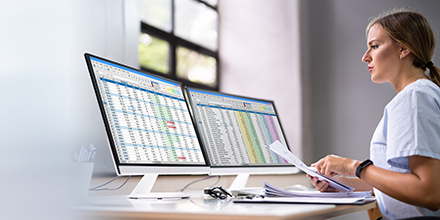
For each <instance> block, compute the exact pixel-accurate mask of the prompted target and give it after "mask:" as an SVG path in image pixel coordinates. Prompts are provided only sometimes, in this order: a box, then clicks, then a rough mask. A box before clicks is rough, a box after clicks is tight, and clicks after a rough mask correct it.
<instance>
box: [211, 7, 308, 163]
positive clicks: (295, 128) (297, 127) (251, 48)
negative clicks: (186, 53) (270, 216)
mask: <svg viewBox="0 0 440 220" xmlns="http://www.w3.org/2000/svg"><path fill="white" fill-rule="evenodd" d="M297 11H298V1H285V0H271V1H267V0H240V1H235V0H221V1H220V2H219V13H220V35H219V36H220V50H219V51H220V62H221V66H220V71H221V74H222V75H221V82H220V83H221V84H220V85H221V87H220V90H221V91H223V92H227V93H232V94H239V95H243V96H249V97H256V98H262V99H267V100H274V102H275V106H276V108H277V111H278V113H279V115H280V120H281V124H282V127H283V130H284V132H285V133H286V138H287V142H288V144H289V146H290V148H291V149H292V151H293V152H294V153H295V154H296V155H298V156H299V157H302V147H301V146H302V139H301V137H302V136H301V135H302V134H301V123H302V117H301V83H300V80H301V79H300V59H299V58H300V54H299V46H300V42H299V33H298V31H297V29H298V28H299V15H298V13H296V12H297Z"/></svg>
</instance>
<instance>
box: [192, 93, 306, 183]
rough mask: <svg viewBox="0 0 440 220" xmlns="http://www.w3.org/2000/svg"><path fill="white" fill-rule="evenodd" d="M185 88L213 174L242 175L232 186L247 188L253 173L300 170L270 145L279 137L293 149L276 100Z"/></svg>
mask: <svg viewBox="0 0 440 220" xmlns="http://www.w3.org/2000/svg"><path fill="white" fill-rule="evenodd" d="M185 91H186V96H188V97H187V99H188V100H189V101H190V103H191V109H192V115H193V117H194V120H195V123H196V126H197V128H198V131H199V135H200V139H201V141H202V145H203V147H204V149H205V152H206V154H207V158H208V163H209V165H210V167H211V174H212V175H228V174H229V175H235V174H238V175H237V177H236V179H235V180H234V182H233V183H232V185H231V187H230V188H229V189H237V188H243V187H245V185H246V181H247V179H248V178H249V174H285V173H297V172H299V169H298V168H296V167H294V166H293V165H292V164H290V163H288V162H287V161H286V160H284V159H283V158H281V157H280V156H278V155H277V154H275V153H273V152H271V151H270V150H269V149H268V148H266V145H268V144H271V143H273V142H274V141H276V140H279V141H280V142H281V143H283V144H284V145H285V146H286V147H287V148H289V147H288V144H287V141H286V138H285V136H284V133H283V129H282V127H281V123H280V120H279V118H278V115H277V112H276V109H275V105H274V102H273V101H268V100H262V99H255V98H249V97H243V96H237V95H231V94H226V93H221V92H214V91H208V90H202V89H196V88H186V89H185ZM289 150H290V149H289Z"/></svg>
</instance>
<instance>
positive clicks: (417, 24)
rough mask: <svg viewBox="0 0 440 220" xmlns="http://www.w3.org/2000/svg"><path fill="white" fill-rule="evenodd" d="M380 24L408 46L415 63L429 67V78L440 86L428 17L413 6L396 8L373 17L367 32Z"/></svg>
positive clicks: (396, 40)
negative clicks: (413, 8)
mask: <svg viewBox="0 0 440 220" xmlns="http://www.w3.org/2000/svg"><path fill="white" fill-rule="evenodd" d="M375 24H380V25H381V26H382V27H383V29H384V30H385V31H386V32H387V33H388V35H389V36H390V38H391V39H392V40H393V41H395V42H399V43H401V44H403V45H404V46H405V47H407V48H408V49H409V50H410V51H411V54H412V56H413V58H414V59H413V64H414V66H416V67H419V68H422V69H423V71H426V69H429V75H428V78H429V79H430V80H431V81H433V82H434V83H435V84H437V86H440V75H439V73H440V70H439V69H438V68H437V67H436V66H434V64H433V63H432V62H431V59H432V56H433V55H434V49H435V37H434V33H433V32H432V29H431V26H430V25H429V22H428V21H427V20H426V18H425V17H424V16H423V15H422V14H421V13H420V12H417V11H414V10H412V9H411V8H396V9H393V10H391V11H387V12H385V13H383V14H381V15H379V16H377V17H375V18H373V19H371V20H370V23H369V24H368V26H367V30H366V34H367V37H368V33H369V32H370V29H371V27H372V26H373V25H375Z"/></svg>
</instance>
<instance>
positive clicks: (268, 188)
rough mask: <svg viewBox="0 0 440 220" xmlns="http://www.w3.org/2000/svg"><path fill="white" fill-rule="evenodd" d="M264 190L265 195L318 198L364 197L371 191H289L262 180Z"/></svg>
mask: <svg viewBox="0 0 440 220" xmlns="http://www.w3.org/2000/svg"><path fill="white" fill-rule="evenodd" d="M263 188H264V191H265V193H266V195H267V196H282V197H319V198H324V197H325V198H366V197H370V196H371V191H361V192H319V191H316V190H313V191H291V190H284V189H281V188H278V187H276V186H273V185H271V184H269V183H267V182H264V186H263Z"/></svg>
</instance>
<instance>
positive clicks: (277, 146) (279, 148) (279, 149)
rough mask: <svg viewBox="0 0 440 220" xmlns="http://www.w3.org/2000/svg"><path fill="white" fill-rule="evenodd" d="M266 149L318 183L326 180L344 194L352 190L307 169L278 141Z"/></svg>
mask: <svg viewBox="0 0 440 220" xmlns="http://www.w3.org/2000/svg"><path fill="white" fill-rule="evenodd" d="M266 147H267V148H269V149H270V150H271V151H273V152H275V153H276V154H278V155H280V156H281V157H283V158H284V159H286V160H287V161H289V162H290V163H292V164H293V165H295V166H296V167H297V168H299V169H300V170H302V171H304V172H305V173H307V174H309V175H310V176H313V177H318V179H319V181H322V180H326V181H327V182H329V184H330V186H331V187H333V188H335V189H337V190H341V191H344V192H352V191H353V190H354V188H353V187H350V186H347V185H345V184H342V183H340V182H338V181H335V180H333V179H330V178H328V177H326V176H324V175H322V174H319V173H318V172H316V171H313V170H312V169H309V167H307V165H306V164H304V162H302V161H301V160H300V159H299V158H298V157H296V156H295V155H294V154H293V153H292V152H290V151H289V150H288V149H287V147H286V146H284V145H283V144H282V143H281V142H279V141H275V142H274V143H272V144H270V145H266Z"/></svg>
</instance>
